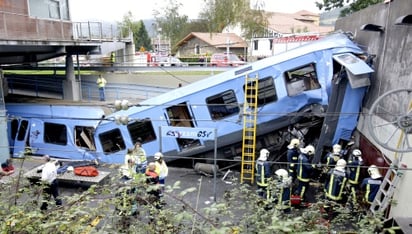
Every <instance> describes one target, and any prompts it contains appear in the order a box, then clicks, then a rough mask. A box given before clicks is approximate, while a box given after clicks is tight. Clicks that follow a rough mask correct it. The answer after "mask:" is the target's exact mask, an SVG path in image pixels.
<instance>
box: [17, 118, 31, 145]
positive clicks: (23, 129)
mask: <svg viewBox="0 0 412 234" xmlns="http://www.w3.org/2000/svg"><path fill="white" fill-rule="evenodd" d="M28 126H29V121H27V120H22V121H21V123H20V128H19V133H18V134H17V140H18V141H22V140H24V138H25V137H26V132H27V127H28Z"/></svg>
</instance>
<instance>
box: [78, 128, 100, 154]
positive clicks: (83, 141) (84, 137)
mask: <svg viewBox="0 0 412 234" xmlns="http://www.w3.org/2000/svg"><path fill="white" fill-rule="evenodd" d="M74 129H75V134H74V142H75V143H76V146H78V147H81V148H88V149H90V150H96V147H95V144H94V140H93V139H94V137H93V134H94V128H93V127H86V126H76V127H75V128H74Z"/></svg>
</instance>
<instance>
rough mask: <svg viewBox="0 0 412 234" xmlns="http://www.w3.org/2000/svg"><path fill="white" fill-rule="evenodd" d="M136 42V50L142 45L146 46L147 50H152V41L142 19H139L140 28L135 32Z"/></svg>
mask: <svg viewBox="0 0 412 234" xmlns="http://www.w3.org/2000/svg"><path fill="white" fill-rule="evenodd" d="M134 44H135V46H136V50H139V49H140V48H142V47H143V48H145V50H146V51H149V50H152V42H151V40H150V37H149V34H148V33H147V30H146V27H145V26H144V23H143V21H142V20H140V21H139V29H138V30H137V32H136V33H135V34H134Z"/></svg>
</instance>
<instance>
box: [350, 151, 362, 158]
mask: <svg viewBox="0 0 412 234" xmlns="http://www.w3.org/2000/svg"><path fill="white" fill-rule="evenodd" d="M352 155H353V156H355V157H360V156H362V152H361V151H360V150H358V149H354V150H353V151H352Z"/></svg>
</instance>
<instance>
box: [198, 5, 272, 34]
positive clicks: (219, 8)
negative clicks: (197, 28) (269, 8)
mask: <svg viewBox="0 0 412 234" xmlns="http://www.w3.org/2000/svg"><path fill="white" fill-rule="evenodd" d="M205 2H206V4H205V7H204V9H203V10H202V11H201V12H200V15H199V16H200V18H201V19H204V20H207V21H208V22H209V23H208V29H209V32H222V30H223V29H224V28H226V27H228V26H237V25H240V27H241V29H242V31H243V36H244V37H245V38H247V39H249V38H252V37H253V36H254V35H257V34H261V33H263V32H264V30H265V29H266V26H267V24H268V22H267V16H266V15H265V12H264V10H263V6H264V3H263V2H262V1H256V3H255V5H254V6H253V7H252V9H251V7H250V0H205Z"/></svg>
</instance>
